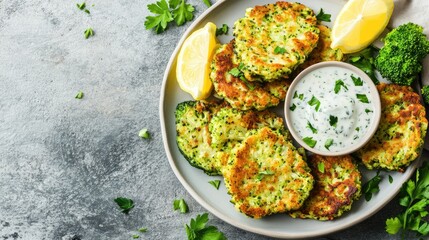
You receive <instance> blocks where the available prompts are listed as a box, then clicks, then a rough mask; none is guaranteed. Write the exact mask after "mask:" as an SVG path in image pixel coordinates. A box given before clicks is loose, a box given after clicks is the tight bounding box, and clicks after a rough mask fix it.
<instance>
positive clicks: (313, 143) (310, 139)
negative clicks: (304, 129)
mask: <svg viewBox="0 0 429 240" xmlns="http://www.w3.org/2000/svg"><path fill="white" fill-rule="evenodd" d="M302 140H303V141H304V142H305V144H307V145H308V146H309V147H312V148H313V147H314V146H316V144H317V141H316V140H314V139H313V137H305V138H303V139H302Z"/></svg>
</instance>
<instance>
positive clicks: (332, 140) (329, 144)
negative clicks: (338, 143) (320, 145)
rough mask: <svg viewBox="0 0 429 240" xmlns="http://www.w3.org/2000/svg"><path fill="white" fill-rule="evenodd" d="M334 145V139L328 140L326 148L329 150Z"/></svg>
mask: <svg viewBox="0 0 429 240" xmlns="http://www.w3.org/2000/svg"><path fill="white" fill-rule="evenodd" d="M333 143H334V139H332V138H328V139H326V142H325V148H326V149H328V150H329V147H331V146H332V144H333Z"/></svg>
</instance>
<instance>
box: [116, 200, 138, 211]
mask: <svg viewBox="0 0 429 240" xmlns="http://www.w3.org/2000/svg"><path fill="white" fill-rule="evenodd" d="M114 201H115V202H116V203H117V204H118V206H119V208H121V209H122V212H123V213H125V214H128V212H129V211H130V210H131V209H133V208H134V202H133V200H131V199H129V198H124V197H118V198H116V199H115V200H114Z"/></svg>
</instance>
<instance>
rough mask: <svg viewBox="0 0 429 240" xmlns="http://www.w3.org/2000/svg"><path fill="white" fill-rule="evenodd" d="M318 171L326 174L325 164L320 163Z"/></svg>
mask: <svg viewBox="0 0 429 240" xmlns="http://www.w3.org/2000/svg"><path fill="white" fill-rule="evenodd" d="M317 169H318V170H319V172H321V173H325V164H324V163H323V162H318V163H317Z"/></svg>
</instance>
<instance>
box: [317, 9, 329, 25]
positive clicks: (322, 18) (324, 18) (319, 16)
mask: <svg viewBox="0 0 429 240" xmlns="http://www.w3.org/2000/svg"><path fill="white" fill-rule="evenodd" d="M316 18H317V21H325V22H330V21H331V14H326V13H324V12H323V8H321V9H320V12H319V13H318V14H317V15H316Z"/></svg>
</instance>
